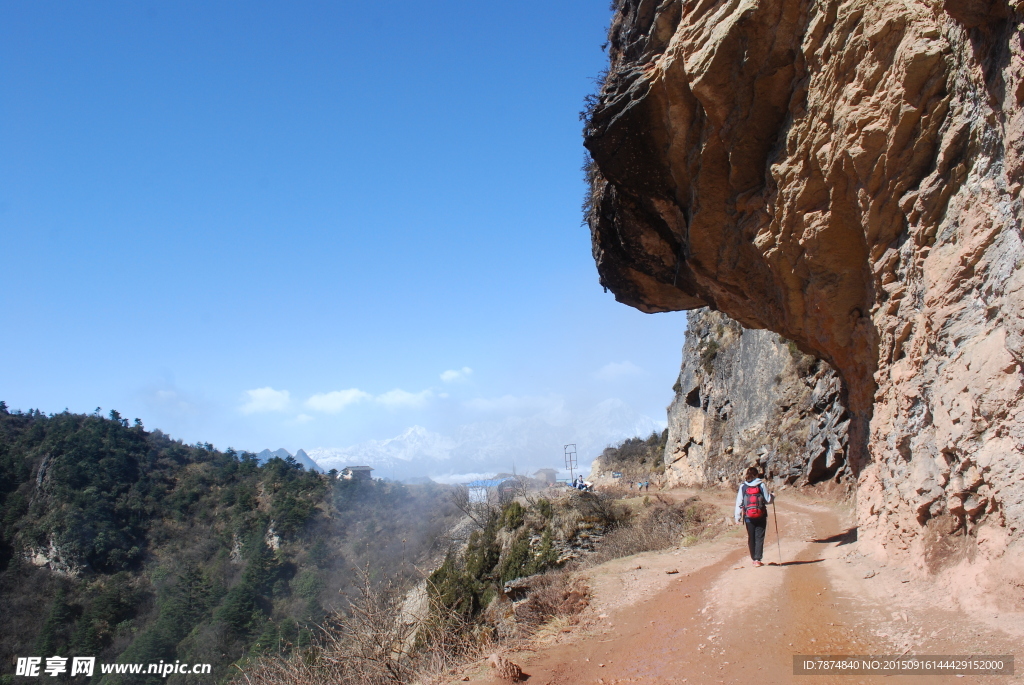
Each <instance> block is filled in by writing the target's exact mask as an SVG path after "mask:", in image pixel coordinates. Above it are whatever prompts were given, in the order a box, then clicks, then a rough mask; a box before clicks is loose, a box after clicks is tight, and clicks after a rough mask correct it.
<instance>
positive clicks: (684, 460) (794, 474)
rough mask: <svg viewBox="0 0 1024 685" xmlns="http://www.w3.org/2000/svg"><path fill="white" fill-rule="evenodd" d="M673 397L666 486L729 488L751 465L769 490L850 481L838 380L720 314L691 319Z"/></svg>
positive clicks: (785, 344) (819, 364) (778, 341)
mask: <svg viewBox="0 0 1024 685" xmlns="http://www.w3.org/2000/svg"><path fill="white" fill-rule="evenodd" d="M675 391H676V395H675V399H674V400H673V401H672V404H671V405H670V406H669V408H668V440H667V443H666V445H665V466H666V470H665V474H666V481H667V482H668V483H669V484H670V485H700V486H704V485H713V484H716V483H720V482H726V481H728V482H731V483H734V484H735V483H736V480H737V477H738V476H739V474H741V473H742V472H743V469H744V468H746V467H747V466H749V465H750V464H752V463H758V464H760V465H761V467H762V468H763V469H764V471H765V474H766V476H767V477H768V478H769V479H770V480H774V481H775V482H776V483H778V484H781V483H786V484H796V485H808V484H815V483H821V482H823V481H829V480H832V481H835V482H837V483H844V484H847V485H849V484H850V483H852V482H853V480H854V477H853V474H852V471H851V469H850V465H849V463H848V461H847V458H846V457H847V454H848V451H849V446H848V440H847V433H848V431H849V427H850V417H849V413H848V412H847V410H846V406H845V405H844V403H843V402H842V384H841V381H840V379H839V376H838V374H836V372H835V371H834V370H833V369H832V368H831V367H830V366H829V365H828V364H827V363H825V362H823V361H821V360H818V359H815V358H814V357H812V356H810V355H806V354H804V353H803V352H801V351H800V350H798V349H797V348H796V346H795V345H793V344H792V343H790V342H789V341H786V340H784V339H782V338H780V337H779V336H778V335H776V334H775V333H771V332H769V331H764V330H758V331H755V330H751V329H745V328H743V327H742V326H740V325H739V324H738V323H736V322H735V321H733V320H732V319H730V318H728V317H727V316H725V315H724V314H722V313H720V312H714V311H709V310H706V309H704V310H699V311H697V312H693V313H691V314H690V315H689V321H688V325H687V328H686V343H685V345H684V346H683V366H682V369H681V371H680V373H679V380H678V381H677V382H676V385H675Z"/></svg>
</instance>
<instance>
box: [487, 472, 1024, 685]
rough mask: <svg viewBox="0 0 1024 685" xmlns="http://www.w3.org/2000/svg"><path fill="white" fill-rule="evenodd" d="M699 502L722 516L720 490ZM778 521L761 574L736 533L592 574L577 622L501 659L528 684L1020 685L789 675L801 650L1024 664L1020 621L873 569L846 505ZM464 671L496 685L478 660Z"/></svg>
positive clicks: (895, 572) (789, 514)
mask: <svg viewBox="0 0 1024 685" xmlns="http://www.w3.org/2000/svg"><path fill="white" fill-rule="evenodd" d="M686 494H691V493H683V492H679V493H677V495H678V496H683V495H686ZM700 496H701V497H702V498H703V499H705V501H707V500H709V499H711V500H713V501H715V503H716V504H718V505H719V506H721V507H722V512H723V514H729V515H731V510H732V503H731V502H730V501H727V500H728V496H727V494H726V493H720V494H717V495H715V494H711V493H707V492H702V493H700ZM778 518H779V524H780V529H781V544H780V543H779V542H777V538H776V536H775V533H774V526H773V525H769V530H770V531H771V532H770V533H769V535H768V538H767V540H766V543H765V546H766V550H765V558H764V560H765V562H768V563H769V565H766V566H764V567H761V568H754V567H752V566H751V564H750V559H749V557H748V556H747V553H746V535H745V533H743V531H742V530H741V529H739V528H736V529H733V530H732V531H730V532H729V533H726V534H725V535H723V536H720V537H719V538H718V539H717V540H715V541H713V542H711V543H705V544H699V545H695V546H693V547H690V548H677V549H670V550H667V551H664V552H657V553H645V554H641V555H636V556H633V557H628V558H626V559H618V560H615V561H613V562H610V563H608V564H604V565H602V566H600V567H597V568H594V569H591V570H590V571H589V572H588V573H587V575H588V582H589V583H590V586H591V589H592V592H593V602H592V605H591V607H590V609H588V615H587V617H586V619H585V620H584V622H583V623H581V624H580V625H579V626H578V627H575V628H572V629H569V628H561V629H558V628H557V627H556V629H554V630H552V631H548V632H547V633H546V634H541V635H540V636H538V638H537V639H536V640H534V642H533V644H531V645H530V646H528V647H525V648H522V649H519V650H516V651H514V652H511V653H508V654H506V656H508V657H509V658H510V659H512V660H513V661H515V662H516V663H518V664H519V665H520V666H521V667H522V668H523V671H524V672H525V673H526V674H527V676H528V677H527V678H526V681H527V682H529V683H538V684H541V685H547V684H550V685H563V684H566V685H568V684H571V683H608V684H611V683H651V684H652V685H659V684H662V683H697V684H703V683H743V684H746V683H757V684H759V685H770V684H773V683H805V684H806V685H818V684H819V683H881V682H886V683H893V682H896V683H900V685H917V684H918V683H941V682H950V683H975V682H976V683H1010V682H1012V683H1024V675H1022V674H1024V663H1021V664H1018V665H1017V667H1016V673H1017V675H1015V676H993V675H987V676H975V675H965V676H955V675H942V676H939V675H930V676H912V675H899V676H875V675H794V673H793V656H794V655H805V654H806V655H827V654H847V655H850V654H892V655H899V654H906V655H925V654H931V655H935V654H951V655H953V654H977V655H984V654H987V655H995V654H1015V653H1016V656H1017V658H1018V659H1024V649H1022V647H1024V615H1021V614H1006V613H1004V614H1003V615H1002V616H1000V615H998V613H996V614H995V615H994V616H993V615H972V616H968V615H966V614H964V613H963V612H962V611H959V610H954V609H951V608H948V604H949V603H948V602H947V601H944V599H943V598H942V597H938V596H936V593H935V592H934V588H933V587H931V586H930V585H929V584H928V583H927V581H922V580H914V579H912V578H910V577H909V574H907V573H905V572H904V571H903V570H902V569H899V568H886V567H881V566H877V565H873V564H872V562H871V560H870V559H867V558H865V557H864V556H863V555H861V554H860V553H859V552H858V551H857V543H856V531H855V530H854V529H853V528H852V527H851V524H850V517H849V514H848V512H847V511H845V510H844V509H843V508H842V507H841V506H838V505H835V504H827V503H823V502H816V501H813V500H811V499H809V498H805V497H802V496H800V495H795V494H794V495H784V496H783V497H780V498H779V504H778ZM780 555H781V559H782V563H781V564H779V557H780ZM672 571H678V573H670V572H672ZM990 613H991V612H990ZM567 631H568V632H567ZM467 675H468V676H469V680H470V681H471V682H478V683H495V684H496V683H498V682H500V681H497V680H495V679H494V677H493V675H492V674H491V673H489V672H488V671H487V670H486V667H485V666H484V665H482V664H480V665H477V666H476V667H474V668H473V669H470V670H469V671H467Z"/></svg>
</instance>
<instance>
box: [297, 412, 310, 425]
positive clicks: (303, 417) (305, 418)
mask: <svg viewBox="0 0 1024 685" xmlns="http://www.w3.org/2000/svg"><path fill="white" fill-rule="evenodd" d="M312 420H313V417H312V416H310V415H309V414H299V415H298V416H296V417H295V423H309V422H310V421H312Z"/></svg>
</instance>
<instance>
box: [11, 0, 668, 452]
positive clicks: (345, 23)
mask: <svg viewBox="0 0 1024 685" xmlns="http://www.w3.org/2000/svg"><path fill="white" fill-rule="evenodd" d="M0 14H2V16H3V17H4V20H3V21H2V22H0V232H2V235H3V249H2V250H0V273H2V274H3V280H4V287H3V292H2V295H0V316H2V322H3V331H4V334H3V335H2V336H0V353H2V355H3V359H4V360H5V363H4V364H3V365H2V368H0V399H4V400H6V401H7V403H8V405H10V406H11V407H16V408H22V409H28V408H29V407H38V408H40V409H42V410H43V411H47V412H56V411H61V410H63V409H64V408H65V407H67V408H69V409H71V410H72V411H91V410H92V409H93V408H95V407H96V406H101V407H103V409H104V412H106V411H108V410H109V409H110V408H115V409H117V410H119V411H120V412H121V413H122V414H123V415H126V416H128V417H130V418H134V417H136V416H137V417H140V418H142V419H143V421H144V423H145V424H146V426H147V427H149V428H157V427H159V428H161V429H163V430H164V431H166V432H169V433H171V434H172V435H173V436H175V437H181V438H182V439H184V440H186V441H189V442H194V441H198V440H203V441H210V442H212V443H214V444H215V445H217V446H218V447H227V446H228V445H232V446H235V447H236V448H239V449H253V450H259V449H262V448H264V447H270V448H276V447H281V446H283V447H285V448H287V449H290V450H293V451H294V450H295V449H297V448H300V447H305V448H310V447H315V446H323V447H345V446H349V445H354V444H357V443H361V442H364V441H368V440H383V439H386V438H388V437H391V436H394V435H398V434H399V433H401V432H402V431H404V430H406V429H407V428H409V427H410V426H423V427H425V428H426V429H427V430H429V431H433V432H435V433H438V434H443V435H451V434H453V433H455V432H457V431H459V430H465V428H466V426H476V425H481V426H482V425H485V424H487V425H491V424H493V423H495V422H501V421H504V420H506V419H510V418H516V417H518V418H523V417H529V416H533V417H535V418H536V417H542V418H543V417H544V416H546V414H545V412H548V413H550V412H553V411H556V409H557V411H558V412H561V414H560V416H561V418H560V419H559V421H561V423H559V424H558V425H560V426H569V425H570V424H572V423H573V422H574V421H577V420H583V419H582V418H580V417H584V416H593V415H594V414H593V411H592V410H593V408H594V407H597V406H599V405H601V403H602V402H607V401H608V400H614V402H615V403H616V404H615V405H614V406H617V407H622V411H623V412H624V413H625V414H630V415H631V416H633V418H636V417H647V418H649V419H652V420H654V421H655V422H659V421H661V422H663V421H664V408H665V405H666V404H667V403H668V402H669V400H670V399H671V394H672V391H671V386H672V383H673V382H674V379H675V375H676V374H677V373H678V365H679V360H680V356H679V354H680V348H681V346H682V342H683V333H684V330H685V316H684V315H683V314H680V313H676V314H662V315H655V316H650V315H644V314H641V313H639V312H636V311H634V310H632V309H630V308H627V307H625V306H623V305H620V304H618V303H616V302H615V301H614V299H613V297H612V295H611V294H610V293H608V294H606V293H604V292H603V291H602V289H601V287H600V286H599V285H598V282H597V274H596V270H595V268H594V264H593V260H592V258H591V255H590V243H589V235H588V232H587V230H586V229H585V228H583V227H581V225H580V209H579V208H580V204H581V200H582V196H583V183H582V174H581V172H580V167H581V164H582V161H583V147H582V144H581V137H580V122H579V121H578V118H577V113H578V112H579V110H580V109H581V108H582V103H583V98H584V96H585V95H586V94H587V93H589V92H592V90H593V89H594V84H593V81H592V79H593V77H594V76H595V75H596V74H597V73H598V72H599V71H600V70H601V69H602V68H603V66H604V64H605V61H606V57H605V54H604V53H603V52H602V51H601V48H600V46H601V44H602V43H603V42H604V34H605V29H606V26H607V23H608V20H609V18H610V14H609V11H608V6H607V2H605V1H604V0H595V1H593V2H582V1H574V0H563V1H561V2H557V3H549V2H516V3H478V2H437V3H411V2H391V3H361V2H360V3H356V2H334V3H313V2H304V3H283V2H278V3H259V2H244V3H243V2H202V3H190V2H175V3H170V2H156V1H152V2H121V3H116V2H98V3H48V2H32V3H26V2H17V3H12V2H6V1H5V2H0ZM464 369H468V371H465V370H464ZM446 371H452V372H456V371H457V372H459V373H456V374H454V375H453V374H448V375H447V376H446V377H445V378H444V379H442V375H443V374H444V372H446ZM332 393H334V394H332ZM603 406H604V407H605V408H606V409H607V407H608V406H610V405H607V404H605V405H603ZM553 408H556V409H553ZM531 412H533V413H531ZM630 420H632V419H630ZM624 421H625V423H626V424H629V421H626V420H625V419H624ZM481 422H483V423H481ZM487 422H491V424H488V423H487ZM556 423H557V422H556ZM634 423H635V422H634ZM629 425H632V424H629ZM623 430H624V429H623ZM556 432H557V431H556ZM565 433H566V435H570V436H571V435H574V433H573V430H570V429H569V428H566V431H565ZM578 433H579V431H576V433H575V434H578ZM545 439H547V440H548V441H550V440H554V438H552V437H550V436H549V437H548V438H545ZM595 439H597V438H595ZM556 442H557V441H556ZM544 444H546V443H544ZM544 444H541V445H539V446H533V447H530V448H529V449H532V450H541V451H543V450H544V449H546V448H545V447H544ZM551 449H552V450H553V451H554V452H556V453H558V454H560V452H561V445H560V444H557V445H552V447H551ZM581 456H584V455H581ZM524 458H525V457H524ZM542 458H543V457H540V456H536V459H542ZM495 466H496V467H497V466H498V465H497V464H496V465H495Z"/></svg>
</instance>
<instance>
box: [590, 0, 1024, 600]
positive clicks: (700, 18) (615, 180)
mask: <svg viewBox="0 0 1024 685" xmlns="http://www.w3.org/2000/svg"><path fill="white" fill-rule="evenodd" d="M1022 22H1024V1H1022V0H1011V1H1010V2H1007V0H927V1H921V0H917V1H915V0H909V1H901V2H895V1H893V0H875V1H871V2H869V1H867V0H817V1H812V0H734V1H730V2H725V1H724V0H687V1H685V2H684V1H682V0H661V1H659V2H655V1H654V0H620V2H618V3H617V9H616V10H615V15H614V19H613V22H612V25H611V28H610V35H609V46H608V49H609V54H610V66H609V71H608V74H607V77H606V78H605V79H604V80H603V84H602V87H601V90H600V92H599V94H598V95H597V96H596V97H595V98H594V99H593V101H592V102H591V103H590V107H589V109H588V113H587V115H588V116H587V121H586V125H585V131H584V134H585V145H586V147H587V149H588V150H589V153H590V156H591V159H592V163H590V164H589V166H588V173H589V177H590V181H591V193H590V196H589V198H588V202H587V208H586V211H587V214H588V216H587V218H588V221H589V224H590V229H591V234H592V239H593V250H594V257H595V260H596V261H597V265H598V270H599V273H600V276H601V282H602V284H603V285H604V286H605V287H607V288H609V289H611V290H612V291H613V292H614V293H615V295H616V297H617V298H618V299H619V300H620V301H622V302H625V303H627V304H629V305H632V306H634V307H637V308H639V309H642V310H644V311H648V312H656V311H667V310H681V309H692V308H697V307H702V306H706V305H707V306H711V307H713V308H714V309H717V310H720V311H722V312H725V313H726V314H728V315H729V316H730V317H732V318H733V319H735V320H736V321H738V322H739V323H741V324H742V325H743V326H745V327H748V328H754V329H769V330H772V331H775V332H777V333H779V334H781V335H783V336H785V337H786V338H787V339H789V340H792V341H794V343H795V344H796V345H797V346H798V347H799V348H800V349H801V350H802V351H804V352H807V353H809V354H813V355H814V356H816V357H818V358H820V359H822V360H824V361H826V362H827V363H828V364H830V365H831V366H832V367H833V368H835V369H836V371H837V372H838V373H839V375H840V377H841V378H842V381H843V384H844V386H845V392H844V402H845V404H846V408H847V411H848V412H849V418H850V424H849V429H848V437H849V446H848V453H847V460H848V463H849V466H850V469H851V473H852V474H854V475H855V476H856V477H857V480H858V485H857V487H858V497H857V499H858V508H859V509H858V517H859V535H860V539H861V541H862V542H867V543H868V545H869V546H872V547H873V548H874V549H875V551H876V552H877V553H878V554H881V555H893V554H895V555H897V556H903V555H909V556H910V558H911V559H912V560H913V561H914V562H915V563H916V564H917V565H918V567H919V568H920V569H921V570H922V571H931V572H937V571H940V570H941V569H943V568H948V567H951V566H955V565H956V564H958V563H960V562H963V561H964V560H973V562H975V564H974V567H979V566H978V564H984V563H988V562H991V561H992V560H994V559H997V558H1000V557H1002V558H1003V560H1004V561H1006V560H1007V559H1008V558H1010V557H1011V556H1013V555H1014V554H1020V549H1021V547H1022V546H1024V545H1022V542H1024V541H1022V538H1024V464H1022V453H1024V415H1022V414H1021V410H1022V406H1021V397H1022V375H1021V364H1022V362H1024V312H1022V308H1021V304H1022V300H1024V271H1022V270H1021V268H1020V267H1021V266H1022V265H1024V246H1022V237H1021V231H1022V226H1021V217H1022V214H1024V212H1022V204H1021V186H1022V182H1024V136H1022V135H1021V134H1022V132H1024V108H1022V102H1024V41H1022V37H1024V23H1022ZM1008 555H1009V556H1008ZM1004 567H1006V565H1005V564H1004ZM1021 587H1024V583H1022V585H1021V586H1018V587H1017V592H1018V593H1020V592H1021ZM1021 599H1022V601H1024V597H1022V598H1021Z"/></svg>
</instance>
